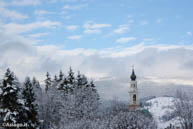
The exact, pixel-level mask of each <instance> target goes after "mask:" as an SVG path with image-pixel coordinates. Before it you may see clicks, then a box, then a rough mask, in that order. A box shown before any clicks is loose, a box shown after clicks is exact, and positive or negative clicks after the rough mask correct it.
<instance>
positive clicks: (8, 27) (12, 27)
mask: <svg viewBox="0 0 193 129" xmlns="http://www.w3.org/2000/svg"><path fill="white" fill-rule="evenodd" d="M60 24H61V23H60V22H55V21H48V20H47V21H37V22H33V23H29V24H17V23H9V24H5V25H3V26H2V28H3V29H4V30H5V31H6V32H10V33H23V32H28V31H31V30H34V29H38V28H51V27H57V26H59V25H60Z"/></svg>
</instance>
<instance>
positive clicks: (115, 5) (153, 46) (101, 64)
mask: <svg viewBox="0 0 193 129" xmlns="http://www.w3.org/2000/svg"><path fill="white" fill-rule="evenodd" d="M192 5H193V1H191V0H186V1H182V0H33V1H32V0H0V53H1V54H0V77H1V78H2V77H3V75H4V73H5V70H6V68H8V67H9V68H10V69H11V70H12V71H14V72H15V74H16V75H17V76H18V78H19V79H20V80H23V79H24V78H25V77H26V76H30V77H32V76H36V77H37V78H38V79H39V80H40V81H41V82H42V83H43V81H44V79H45V74H46V72H47V71H49V72H50V73H51V75H52V76H54V75H55V74H58V72H59V70H63V71H65V73H67V72H66V71H67V70H68V69H69V67H70V66H72V68H73V69H74V71H75V73H77V71H78V70H80V72H82V73H83V74H85V75H86V76H87V77H89V78H90V79H93V80H95V81H104V80H113V81H116V82H120V83H122V82H125V83H124V85H125V86H122V87H121V86H120V89H122V90H120V91H117V95H119V94H120V93H121V92H123V91H124V90H123V89H124V88H128V82H129V76H130V74H131V66H132V65H134V66H135V71H136V74H137V76H138V81H139V84H140V82H141V83H142V82H144V81H149V82H154V83H156V84H158V85H160V84H163V83H164V84H168V85H169V84H177V85H190V86H193V79H192V78H193V58H192V57H193V15H192V12H193V8H192ZM123 80H126V81H123ZM120 83H118V84H116V85H113V86H112V87H117V85H121V84H120ZM102 85H103V84H102ZM149 85H150V84H149ZM102 89H103V88H102ZM112 89H113V88H112ZM106 92H108V91H105V93H106ZM113 92H115V91H112V93H113Z"/></svg>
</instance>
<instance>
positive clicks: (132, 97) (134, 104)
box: [129, 68, 140, 111]
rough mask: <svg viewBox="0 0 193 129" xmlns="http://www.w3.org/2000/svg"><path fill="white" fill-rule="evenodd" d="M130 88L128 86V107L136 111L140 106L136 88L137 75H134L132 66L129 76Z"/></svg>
mask: <svg viewBox="0 0 193 129" xmlns="http://www.w3.org/2000/svg"><path fill="white" fill-rule="evenodd" d="M130 79H131V80H130V88H129V109H130V110H132V111H136V109H137V108H139V107H140V104H139V99H138V89H137V80H136V79H137V77H136V75H135V71H134V68H133V69H132V74H131V76H130Z"/></svg>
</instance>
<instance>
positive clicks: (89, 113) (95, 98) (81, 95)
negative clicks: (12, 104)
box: [65, 73, 100, 120]
mask: <svg viewBox="0 0 193 129" xmlns="http://www.w3.org/2000/svg"><path fill="white" fill-rule="evenodd" d="M75 80H76V81H74V84H73V85H74V88H73V92H71V93H69V94H68V95H67V96H66V99H65V103H66V104H65V108H66V109H65V111H66V112H67V113H66V114H67V115H66V117H68V119H71V120H80V119H91V118H93V117H95V115H96V113H97V110H98V107H99V104H100V102H99V95H98V92H97V90H95V91H94V90H93V89H92V88H91V87H90V86H89V84H88V81H87V78H86V77H85V76H84V75H81V74H80V73H79V74H78V75H77V78H75Z"/></svg>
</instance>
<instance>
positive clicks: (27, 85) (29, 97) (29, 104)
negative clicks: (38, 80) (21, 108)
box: [22, 77, 39, 129]
mask: <svg viewBox="0 0 193 129" xmlns="http://www.w3.org/2000/svg"><path fill="white" fill-rule="evenodd" d="M22 95H23V99H24V105H25V107H26V109H27V111H26V113H27V121H26V122H27V125H28V128H29V129H37V128H39V120H38V113H37V104H35V100H36V99H35V94H34V91H33V86H32V83H31V81H30V78H29V77H27V78H26V80H25V82H24V89H23V92H22Z"/></svg>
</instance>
